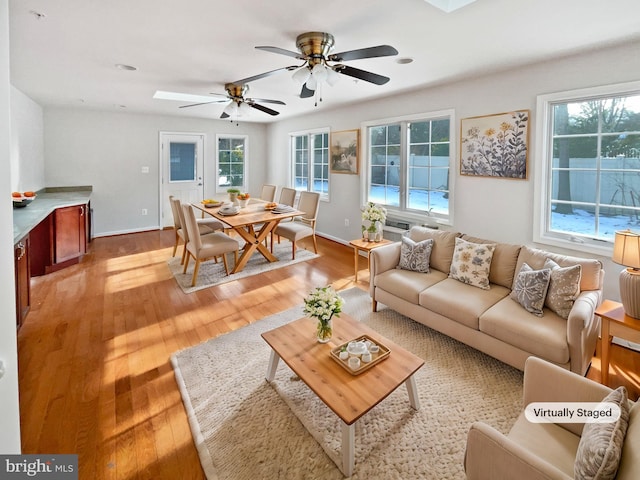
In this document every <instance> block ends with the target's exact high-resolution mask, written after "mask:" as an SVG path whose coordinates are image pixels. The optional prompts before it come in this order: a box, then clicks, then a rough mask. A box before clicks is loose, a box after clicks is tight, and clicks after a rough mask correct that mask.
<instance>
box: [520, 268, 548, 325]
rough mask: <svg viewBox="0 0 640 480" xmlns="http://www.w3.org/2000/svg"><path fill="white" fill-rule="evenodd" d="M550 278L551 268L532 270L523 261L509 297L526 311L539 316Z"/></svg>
mask: <svg viewBox="0 0 640 480" xmlns="http://www.w3.org/2000/svg"><path fill="white" fill-rule="evenodd" d="M550 279H551V269H549V268H544V269H542V270H534V269H533V268H531V267H530V266H529V265H528V264H527V263H523V264H522V267H520V271H519V272H518V275H516V281H515V284H514V286H513V290H512V291H511V295H510V297H511V299H512V300H515V301H516V302H518V303H519V304H520V305H522V306H523V307H524V309H525V310H526V311H527V312H531V313H533V314H534V315H537V316H538V317H541V316H542V308H543V307H544V299H545V298H546V296H547V289H548V288H549V280H550Z"/></svg>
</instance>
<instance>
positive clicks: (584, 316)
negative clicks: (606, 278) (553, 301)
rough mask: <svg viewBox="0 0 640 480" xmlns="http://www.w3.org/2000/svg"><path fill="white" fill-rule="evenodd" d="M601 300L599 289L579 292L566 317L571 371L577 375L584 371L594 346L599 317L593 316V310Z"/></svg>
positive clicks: (582, 373) (596, 338)
mask: <svg viewBox="0 0 640 480" xmlns="http://www.w3.org/2000/svg"><path fill="white" fill-rule="evenodd" d="M601 302H602V291H601V290H587V291H583V292H580V295H579V296H578V298H577V299H576V300H575V302H574V303H573V307H572V308H571V311H570V312H569V317H568V318H567V342H568V343H569V355H570V358H571V371H573V372H576V373H577V374H579V375H584V374H585V373H586V370H587V368H588V366H589V362H590V361H591V358H592V357H593V352H594V351H595V348H596V342H597V340H598V330H599V328H598V326H599V322H600V319H599V318H598V317H596V316H595V311H596V308H597V307H598V305H600V303H601Z"/></svg>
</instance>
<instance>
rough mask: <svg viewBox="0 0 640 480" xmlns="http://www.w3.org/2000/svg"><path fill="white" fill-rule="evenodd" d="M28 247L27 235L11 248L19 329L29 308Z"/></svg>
mask: <svg viewBox="0 0 640 480" xmlns="http://www.w3.org/2000/svg"><path fill="white" fill-rule="evenodd" d="M29 246H30V243H29V236H28V235H27V236H25V237H23V238H21V239H20V240H19V241H18V243H16V244H15V245H14V248H13V255H14V264H15V276H16V328H20V325H22V322H23V320H24V318H25V317H26V316H27V313H28V312H29V307H30V306H31V270H30V265H29V263H30V262H29V258H30V252H29Z"/></svg>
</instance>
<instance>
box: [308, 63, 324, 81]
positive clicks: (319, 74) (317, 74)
mask: <svg viewBox="0 0 640 480" xmlns="http://www.w3.org/2000/svg"><path fill="white" fill-rule="evenodd" d="M311 76H312V77H313V78H315V79H316V82H317V83H322V82H324V81H325V80H326V79H327V66H326V65H324V64H323V63H318V64H317V65H315V66H314V67H313V69H312V70H311Z"/></svg>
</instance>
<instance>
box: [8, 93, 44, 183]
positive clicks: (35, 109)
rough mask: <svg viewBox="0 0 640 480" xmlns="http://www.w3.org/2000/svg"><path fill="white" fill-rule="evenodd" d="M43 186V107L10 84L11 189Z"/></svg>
mask: <svg viewBox="0 0 640 480" xmlns="http://www.w3.org/2000/svg"><path fill="white" fill-rule="evenodd" d="M44 187H45V183H44V123H43V118H42V107H41V106H40V105H38V104H37V103H36V102H34V101H33V100H31V99H30V98H29V97H27V96H26V95H25V94H24V93H22V92H21V91H20V90H18V89H17V88H15V87H11V189H12V190H13V191H17V192H24V191H26V190H33V191H37V190H40V189H42V188H44Z"/></svg>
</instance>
